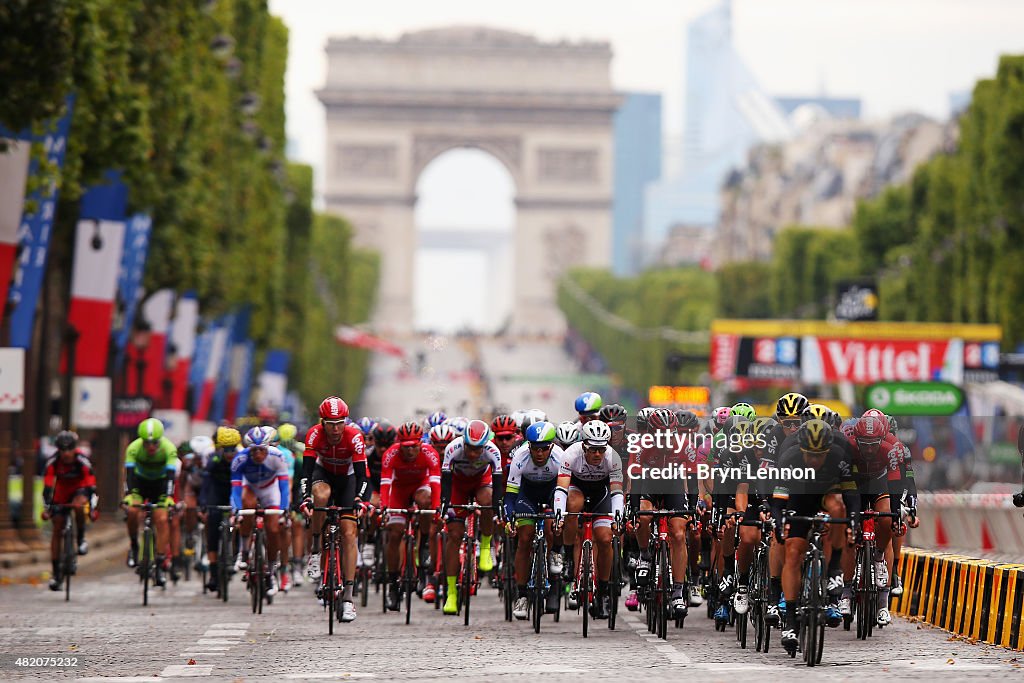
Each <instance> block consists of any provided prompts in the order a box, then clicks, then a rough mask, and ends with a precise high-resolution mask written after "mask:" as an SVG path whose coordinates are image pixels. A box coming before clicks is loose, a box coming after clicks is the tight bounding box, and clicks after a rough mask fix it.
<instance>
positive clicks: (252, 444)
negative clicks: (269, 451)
mask: <svg viewBox="0 0 1024 683" xmlns="http://www.w3.org/2000/svg"><path fill="white" fill-rule="evenodd" d="M275 434H277V430H274V429H271V428H270V427H253V428H252V429H250V430H249V431H247V432H246V433H245V438H244V439H243V440H242V441H243V443H244V444H245V446H246V447H247V448H269V447H270V446H271V440H272V439H273V438H274V435H275Z"/></svg>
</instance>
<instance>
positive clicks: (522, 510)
mask: <svg viewBox="0 0 1024 683" xmlns="http://www.w3.org/2000/svg"><path fill="white" fill-rule="evenodd" d="M537 507H539V506H536V505H535V504H534V501H533V500H531V499H530V498H529V497H527V496H524V495H523V494H522V492H520V493H519V495H518V497H517V498H516V504H515V513H516V514H522V515H532V514H536V511H537ZM536 533H537V523H536V522H535V521H534V520H532V519H520V520H517V521H516V530H515V534H516V539H517V545H516V557H515V569H516V586H517V587H518V589H519V595H518V596H517V597H519V598H522V597H526V585H527V583H528V582H529V579H530V559H531V555H532V553H533V539H534V536H535V535H536ZM545 561H546V560H545Z"/></svg>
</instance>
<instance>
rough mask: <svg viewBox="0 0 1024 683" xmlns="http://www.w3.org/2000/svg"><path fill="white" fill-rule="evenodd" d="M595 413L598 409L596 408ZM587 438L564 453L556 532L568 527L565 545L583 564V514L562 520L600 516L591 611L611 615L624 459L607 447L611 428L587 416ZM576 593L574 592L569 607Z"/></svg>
mask: <svg viewBox="0 0 1024 683" xmlns="http://www.w3.org/2000/svg"><path fill="white" fill-rule="evenodd" d="M595 412H596V411H595ZM580 431H581V433H582V436H583V441H582V442H580V443H575V444H573V445H572V446H569V448H568V449H567V450H566V451H565V454H564V456H563V458H562V468H561V469H560V470H559V472H558V482H557V484H556V486H555V496H554V501H555V505H554V507H555V514H556V522H555V531H556V532H557V531H558V530H559V528H560V527H561V526H563V525H564V527H565V545H566V546H568V548H569V552H570V555H569V556H570V557H572V558H573V566H574V567H578V566H579V562H580V559H579V553H580V549H577V548H575V547H574V546H575V543H576V536H577V535H578V532H579V518H578V517H570V518H568V519H564V515H565V513H566V512H592V513H597V514H599V515H601V516H600V517H598V518H597V519H595V520H594V524H593V529H594V542H595V545H596V549H597V553H596V555H597V559H596V562H597V577H598V588H597V595H595V598H596V600H595V601H594V606H593V610H592V614H593V616H594V618H595V619H607V618H608V610H609V600H610V598H609V595H608V577H609V575H610V574H611V569H612V560H613V558H612V552H611V551H612V533H613V530H612V528H611V526H612V519H613V518H621V516H622V509H623V500H622V459H621V458H620V457H619V454H618V453H616V452H615V449H614V448H612V447H611V446H610V445H609V442H610V441H611V438H612V430H611V428H609V427H608V425H606V424H605V423H604V422H601V421H600V420H597V419H589V420H587V421H586V422H585V423H584V424H583V427H582V428H581V430H580ZM576 599H577V596H575V595H570V607H571V608H572V609H575V605H574V604H573V603H574V602H575V601H576Z"/></svg>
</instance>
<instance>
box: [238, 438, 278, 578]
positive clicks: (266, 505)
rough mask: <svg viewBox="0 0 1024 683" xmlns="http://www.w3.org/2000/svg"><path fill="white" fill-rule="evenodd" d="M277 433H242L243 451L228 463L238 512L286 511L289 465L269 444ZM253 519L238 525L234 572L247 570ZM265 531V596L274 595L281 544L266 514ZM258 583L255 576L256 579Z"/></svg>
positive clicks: (275, 526) (271, 518)
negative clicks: (240, 544) (257, 510)
mask: <svg viewBox="0 0 1024 683" xmlns="http://www.w3.org/2000/svg"><path fill="white" fill-rule="evenodd" d="M275 434H276V430H274V429H273V428H271V427H253V428H252V429H250V430H249V431H248V432H246V434H245V440H244V443H245V444H246V448H245V449H244V450H242V451H241V452H240V453H239V454H238V455H236V456H235V457H234V459H233V460H232V462H231V507H232V510H233V511H234V512H235V513H237V512H238V511H239V510H243V509H244V510H255V509H256V508H257V507H259V508H262V509H264V510H286V509H288V494H289V493H290V490H289V489H290V487H289V485H288V463H287V462H286V461H285V459H284V456H283V455H282V453H281V451H279V450H278V449H277V448H276V447H274V446H273V445H271V442H272V441H273V439H274V436H275ZM253 522H254V518H253V517H243V518H242V521H241V522H240V523H239V525H238V533H239V536H240V537H241V539H242V548H241V549H240V550H239V551H238V558H237V559H236V560H235V570H240V569H246V568H247V566H246V554H247V551H248V548H249V540H250V538H249V537H250V536H251V535H252V528H253ZM263 522H264V525H265V526H266V529H267V535H266V539H267V574H266V577H265V579H266V581H267V595H271V596H272V595H275V594H276V593H277V568H278V561H277V554H278V549H279V546H280V541H281V529H280V520H279V519H278V517H277V516H276V515H268V516H267V517H266V519H264V520H263ZM255 578H256V580H258V577H255Z"/></svg>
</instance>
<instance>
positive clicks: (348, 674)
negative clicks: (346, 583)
mask: <svg viewBox="0 0 1024 683" xmlns="http://www.w3.org/2000/svg"><path fill="white" fill-rule="evenodd" d="M517 670H518V671H522V669H517ZM284 677H285V678H287V679H289V680H306V679H307V678H376V677H377V674H370V673H363V672H360V671H338V672H330V673H310V674H285V675H284Z"/></svg>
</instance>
